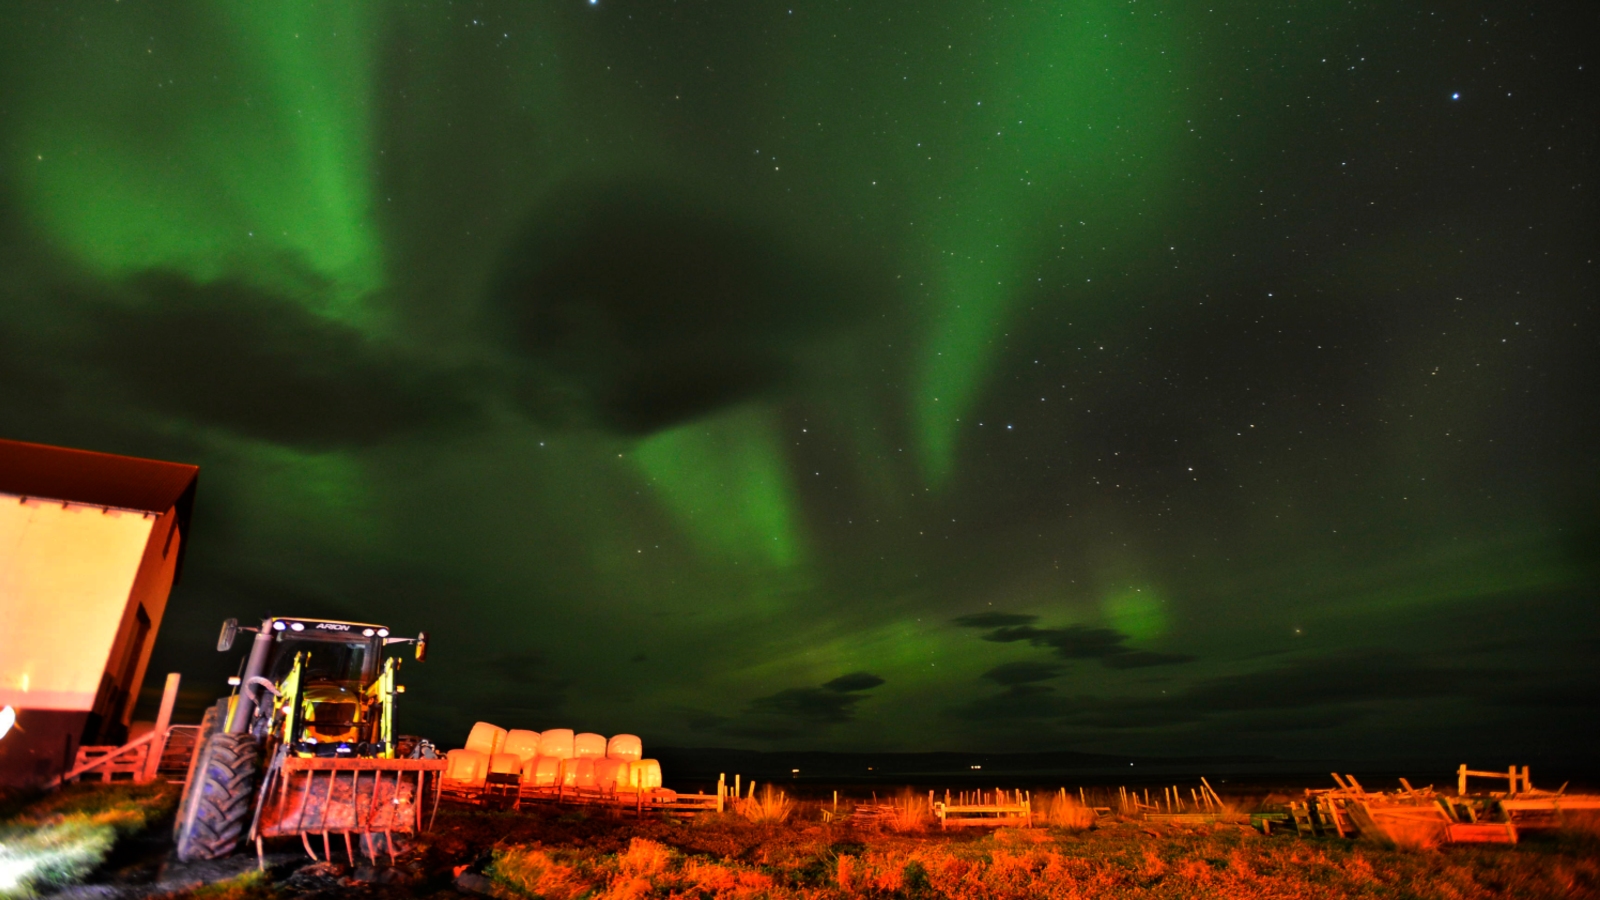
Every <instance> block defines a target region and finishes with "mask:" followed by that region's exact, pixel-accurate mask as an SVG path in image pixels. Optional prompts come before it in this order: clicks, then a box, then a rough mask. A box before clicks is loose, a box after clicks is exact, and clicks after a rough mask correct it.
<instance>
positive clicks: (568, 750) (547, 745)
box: [539, 728, 573, 759]
mask: <svg viewBox="0 0 1600 900" xmlns="http://www.w3.org/2000/svg"><path fill="white" fill-rule="evenodd" d="M572 737H573V735H572V729H571V728H552V729H550V730H549V731H545V732H542V733H541V734H540V735H539V755H540V756H548V757H551V758H552V759H571V758H572Z"/></svg>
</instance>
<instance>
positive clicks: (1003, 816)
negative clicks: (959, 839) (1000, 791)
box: [933, 800, 1033, 828]
mask: <svg viewBox="0 0 1600 900" xmlns="http://www.w3.org/2000/svg"><path fill="white" fill-rule="evenodd" d="M933 815H934V817H935V818H937V819H938V820H939V827H940V828H970V827H977V828H1003V827H1006V826H1020V827H1023V828H1029V827H1032V825H1033V804H1032V803H1031V802H1029V801H1027V800H1023V801H1021V802H1019V803H969V804H947V803H944V802H943V801H939V802H935V803H934V804H933Z"/></svg>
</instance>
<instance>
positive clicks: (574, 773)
mask: <svg viewBox="0 0 1600 900" xmlns="http://www.w3.org/2000/svg"><path fill="white" fill-rule="evenodd" d="M561 767H562V769H563V770H565V771H566V772H570V773H571V777H570V779H569V778H566V777H565V776H564V777H563V783H565V784H567V785H568V786H570V787H575V788H592V787H594V760H592V759H568V760H563V761H562V763H561Z"/></svg>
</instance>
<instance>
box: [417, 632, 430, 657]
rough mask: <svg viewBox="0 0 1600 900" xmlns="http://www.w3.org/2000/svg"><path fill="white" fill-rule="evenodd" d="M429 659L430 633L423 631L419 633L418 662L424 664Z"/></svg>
mask: <svg viewBox="0 0 1600 900" xmlns="http://www.w3.org/2000/svg"><path fill="white" fill-rule="evenodd" d="M427 658H428V633H427V632H426V631H421V632H418V633H417V662H422V661H423V660H425V659H427Z"/></svg>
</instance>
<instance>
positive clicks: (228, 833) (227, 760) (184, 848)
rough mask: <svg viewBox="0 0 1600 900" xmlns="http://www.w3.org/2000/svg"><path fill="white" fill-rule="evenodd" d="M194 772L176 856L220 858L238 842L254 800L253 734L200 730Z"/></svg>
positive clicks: (180, 813)
mask: <svg viewBox="0 0 1600 900" xmlns="http://www.w3.org/2000/svg"><path fill="white" fill-rule="evenodd" d="M201 741H202V743H201V746H200V747H199V748H198V749H197V750H195V753H196V759H195V764H194V769H193V774H192V775H191V777H190V779H189V784H188V790H186V791H185V792H184V795H183V802H182V803H180V804H179V806H178V828H177V856H178V859H179V860H181V861H183V862H193V861H195V860H201V859H218V858H220V857H224V856H227V855H228V854H230V853H232V852H233V851H234V848H235V847H237V846H239V839H240V838H242V837H243V836H244V829H245V826H246V825H248V824H249V822H250V806H251V804H252V803H253V802H254V800H255V784H256V769H257V767H258V765H259V761H258V753H257V749H256V742H255V740H254V739H253V738H252V737H251V736H250V735H249V734H227V733H226V732H214V733H210V734H206V733H204V732H202V734H201Z"/></svg>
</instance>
